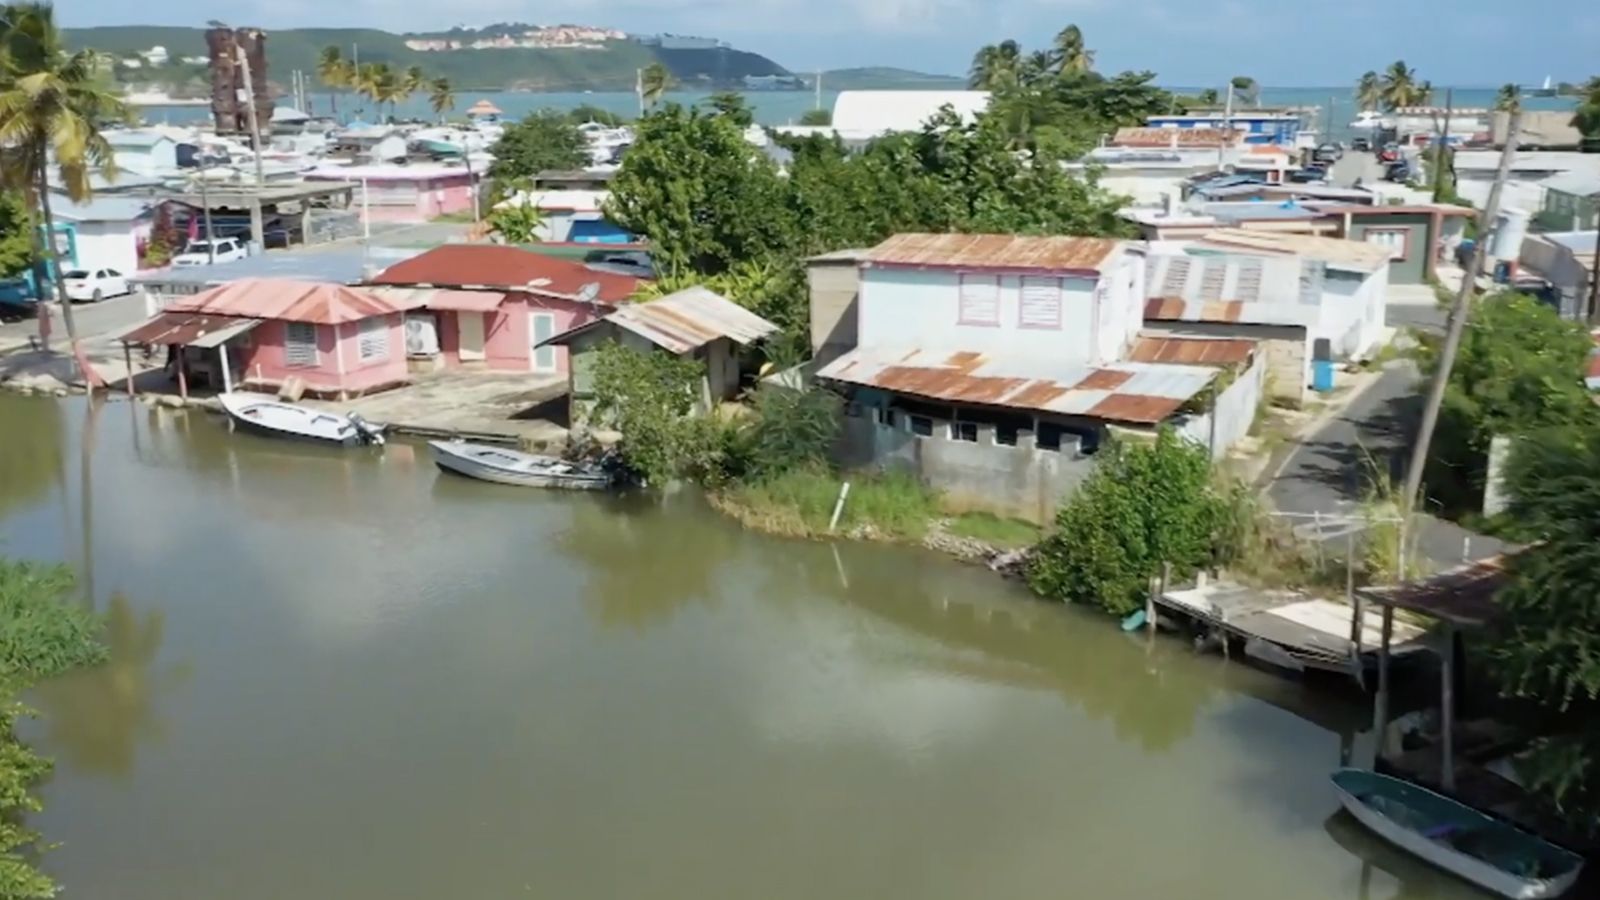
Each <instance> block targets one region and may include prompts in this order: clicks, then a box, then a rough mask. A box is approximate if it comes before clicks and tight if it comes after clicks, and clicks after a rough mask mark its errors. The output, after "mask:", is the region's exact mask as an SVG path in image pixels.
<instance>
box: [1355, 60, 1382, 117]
mask: <svg viewBox="0 0 1600 900" xmlns="http://www.w3.org/2000/svg"><path fill="white" fill-rule="evenodd" d="M1356 103H1358V104H1360V105H1361V108H1362V109H1363V110H1372V109H1377V108H1378V106H1379V105H1380V104H1382V103H1383V82H1381V81H1379V80H1378V73H1377V72H1373V71H1370V70H1369V71H1366V72H1363V73H1362V75H1361V78H1360V79H1359V80H1357V81H1356Z"/></svg>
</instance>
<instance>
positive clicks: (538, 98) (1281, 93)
mask: <svg viewBox="0 0 1600 900" xmlns="http://www.w3.org/2000/svg"><path fill="white" fill-rule="evenodd" d="M1171 90H1173V91H1174V92H1176V93H1187V94H1192V93H1197V92H1198V91H1199V90H1200V89H1199V88H1193V87H1174V88H1171ZM1444 90H1445V89H1444V88H1439V89H1437V91H1436V93H1435V95H1434V100H1435V102H1436V103H1438V104H1439V105H1443V104H1444ZM1454 94H1455V96H1454V102H1455V105H1456V107H1457V108H1461V109H1466V108H1482V107H1488V106H1493V105H1494V99H1495V94H1496V89H1495V88H1492V87H1469V88H1455V89H1454ZM708 96H710V95H709V94H708V93H707V92H704V91H674V92H672V93H669V94H667V98H666V99H667V100H668V101H670V102H674V103H681V104H686V105H687V104H696V103H701V102H703V101H704V100H705V99H706V97H708ZM837 97H838V92H837V91H823V92H822V96H821V101H822V107H823V108H824V109H832V108H833V102H834V100H835V99H836V98H837ZM745 98H746V99H747V100H748V101H749V102H750V106H751V107H752V108H753V109H754V110H755V114H756V121H757V122H759V123H761V124H762V125H788V124H795V123H797V122H799V121H800V117H801V116H802V115H804V114H805V112H806V111H807V110H810V109H814V108H816V106H817V99H818V98H817V95H816V94H814V93H812V92H810V91H750V92H747V93H745ZM479 100H488V101H489V102H491V103H493V104H494V105H496V106H498V107H500V109H501V110H503V111H504V112H505V114H506V116H507V117H508V118H512V119H520V118H522V117H523V116H526V115H528V114H529V113H532V112H536V111H538V110H541V109H562V110H565V109H572V108H574V107H577V106H581V105H584V104H588V105H591V106H596V107H599V108H601V109H605V110H610V111H611V112H615V113H619V114H622V115H627V116H634V115H638V113H639V100H638V98H637V97H636V96H635V95H634V94H632V93H630V92H626V91H621V92H617V91H612V92H589V91H582V92H576V91H574V92H565V93H537V92H532V91H490V92H485V93H462V94H461V95H459V96H458V97H457V98H456V109H455V113H456V114H459V113H460V112H461V111H463V110H465V109H466V108H467V107H469V106H471V105H472V104H474V103H476V102H478V101H479ZM333 102H334V98H331V97H330V96H329V95H327V94H313V95H312V97H311V103H310V106H311V107H312V109H311V110H310V112H313V113H315V114H317V115H328V114H329V113H330V112H332V111H333ZM1524 103H1525V105H1526V107H1527V108H1529V109H1570V108H1571V107H1572V106H1573V105H1574V101H1573V100H1572V99H1571V98H1565V97H1530V98H1527V99H1526V100H1525V101H1524ZM337 105H338V112H339V115H340V118H342V119H347V120H348V119H349V118H351V117H352V116H354V115H356V114H357V113H358V112H359V114H360V115H362V116H363V117H365V118H367V119H369V120H370V119H372V118H373V117H375V116H376V115H377V113H376V111H374V110H372V109H370V108H369V109H366V110H362V109H361V106H362V103H361V101H360V99H359V98H356V97H353V96H349V95H342V96H340V97H338V98H337ZM1260 105H1261V106H1291V107H1300V108H1316V109H1317V110H1318V111H1319V115H1320V113H1321V111H1322V110H1326V109H1329V108H1330V107H1331V109H1332V111H1333V116H1332V120H1333V123H1334V135H1335V136H1336V137H1343V136H1346V135H1347V134H1348V131H1349V129H1348V125H1349V123H1350V121H1351V120H1352V119H1354V118H1355V116H1356V113H1357V112H1359V106H1358V104H1357V103H1356V100H1355V91H1354V87H1353V86H1347V87H1288V88H1263V89H1262V91H1261V101H1260ZM368 106H370V104H368ZM1240 108H1241V109H1244V108H1246V107H1240ZM395 112H396V114H397V115H399V116H401V117H415V118H420V119H431V118H433V116H434V114H433V111H432V110H431V109H429V108H428V103H427V98H425V97H422V96H418V97H413V98H412V99H410V100H408V101H406V102H403V103H400V104H398V106H397V108H396V110H395ZM144 116H145V118H146V119H147V120H149V121H150V122H167V123H171V124H175V125H176V124H188V123H192V122H200V121H205V120H206V119H207V118H209V116H210V113H209V111H208V109H207V108H206V107H203V106H156V107H149V108H147V109H145V110H144Z"/></svg>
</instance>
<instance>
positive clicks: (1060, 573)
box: [1028, 429, 1233, 615]
mask: <svg viewBox="0 0 1600 900" xmlns="http://www.w3.org/2000/svg"><path fill="white" fill-rule="evenodd" d="M1232 509H1233V505H1232V501H1231V498H1229V497H1228V496H1227V495H1226V494H1224V493H1222V492H1220V491H1219V490H1218V489H1217V488H1216V486H1215V483H1214V482H1213V480H1212V474H1211V460H1210V459H1208V458H1207V456H1206V451H1205V448H1204V447H1201V446H1199V445H1196V444H1193V443H1190V442H1188V441H1186V440H1185V439H1184V438H1182V437H1179V436H1178V435H1177V434H1176V433H1175V432H1173V431H1172V430H1171V429H1162V431H1161V433H1160V434H1159V435H1158V436H1157V438H1156V440H1155V441H1154V442H1153V443H1144V442H1130V443H1123V442H1117V443H1114V444H1112V445H1111V446H1110V447H1108V448H1106V449H1104V450H1102V451H1101V452H1100V463H1099V465H1097V466H1096V467H1095V470H1094V473H1093V474H1092V475H1090V476H1089V478H1088V480H1086V481H1085V482H1084V483H1083V485H1082V486H1081V487H1080V488H1079V489H1078V491H1077V493H1075V494H1073V495H1072V497H1071V499H1069V500H1068V501H1067V503H1066V505H1065V506H1062V507H1061V511H1060V512H1058V513H1057V514H1056V528H1055V531H1054V532H1053V533H1052V534H1051V535H1050V536H1049V537H1047V538H1045V540H1044V541H1043V542H1041V543H1040V544H1039V546H1038V547H1037V548H1036V549H1035V550H1034V553H1033V558H1032V561H1031V562H1030V563H1029V568H1028V583H1029V584H1030V585H1032V586H1033V589H1034V590H1036V591H1038V592H1039V593H1040V594H1043V595H1044V596H1046V597H1050V598H1053V599H1057V600H1065V601H1068V602H1073V603H1089V604H1094V605H1096V606H1100V607H1102V608H1104V609H1105V610H1107V611H1108V612H1111V613H1115V614H1118V615H1123V614H1126V613H1129V612H1132V611H1133V610H1135V609H1138V608H1139V606H1140V605H1141V603H1142V602H1143V598H1144V596H1145V593H1146V591H1147V590H1148V584H1149V580H1150V578H1151V577H1153V576H1155V575H1157V574H1159V573H1160V572H1161V565H1162V563H1171V564H1172V567H1173V571H1174V572H1175V573H1177V574H1178V575H1180V576H1186V575H1188V574H1190V573H1192V572H1194V571H1195V570H1197V569H1199V568H1201V567H1203V566H1206V565H1208V564H1211V563H1212V562H1214V561H1216V560H1217V558H1218V556H1219V555H1220V553H1221V549H1220V548H1219V546H1218V539H1219V536H1220V535H1222V534H1224V533H1226V532H1227V531H1228V528H1227V526H1228V523H1229V521H1230V516H1231V511H1232Z"/></svg>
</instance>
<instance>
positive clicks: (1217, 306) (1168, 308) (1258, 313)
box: [1144, 297, 1315, 328]
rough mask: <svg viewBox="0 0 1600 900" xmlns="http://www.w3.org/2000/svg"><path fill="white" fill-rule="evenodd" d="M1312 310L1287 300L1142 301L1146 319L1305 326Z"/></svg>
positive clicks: (1167, 298) (1309, 321)
mask: <svg viewBox="0 0 1600 900" xmlns="http://www.w3.org/2000/svg"><path fill="white" fill-rule="evenodd" d="M1314 312H1315V311H1314V310H1311V311H1307V308H1304V307H1300V306H1296V305H1293V304H1288V303H1244V302H1241V301H1239V300H1185V299H1184V298H1182V297H1151V298H1150V299H1148V300H1146V301H1145V302H1144V317H1145V321H1148V322H1214V323H1220V324H1239V325H1293V326H1298V327H1301V328H1304V327H1307V326H1308V325H1310V323H1311V318H1312V315H1313V313H1314Z"/></svg>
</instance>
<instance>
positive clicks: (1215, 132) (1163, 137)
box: [1111, 126, 1244, 150]
mask: <svg viewBox="0 0 1600 900" xmlns="http://www.w3.org/2000/svg"><path fill="white" fill-rule="evenodd" d="M1243 137H1244V132H1243V131H1240V130H1239V129H1237V128H1230V129H1228V130H1227V131H1223V130H1222V129H1221V128H1143V127H1139V126H1124V127H1122V128H1118V129H1117V133H1116V134H1115V135H1113V136H1112V138H1111V143H1112V144H1113V145H1115V146H1118V147H1177V148H1179V149H1185V150H1189V149H1196V148H1204V147H1220V146H1230V147H1231V146H1233V145H1234V144H1237V143H1239V141H1240V139H1241V138H1243Z"/></svg>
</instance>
